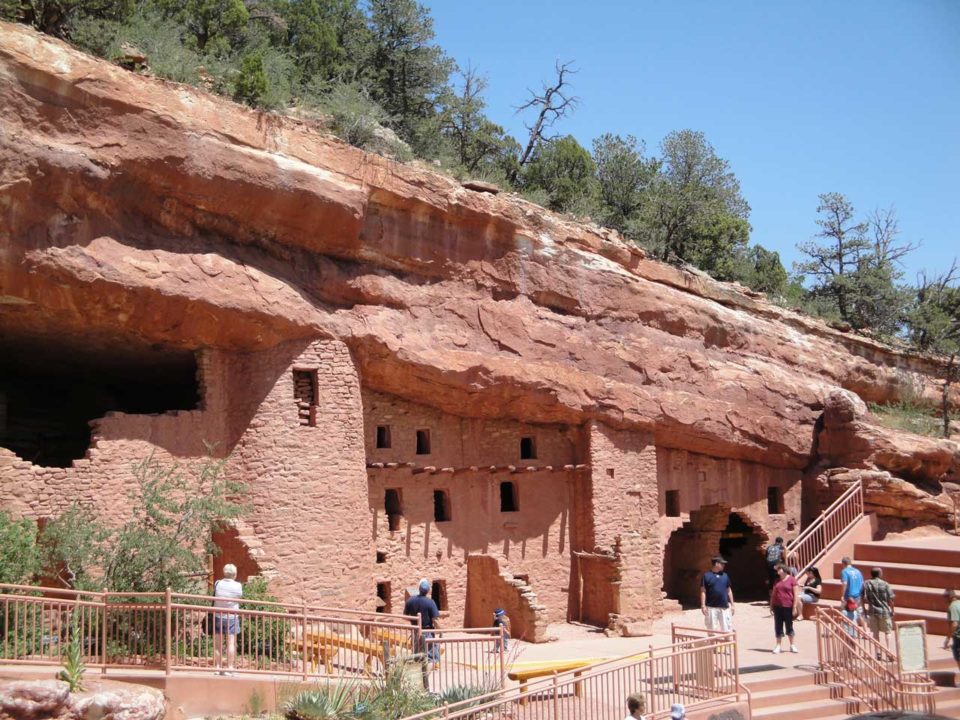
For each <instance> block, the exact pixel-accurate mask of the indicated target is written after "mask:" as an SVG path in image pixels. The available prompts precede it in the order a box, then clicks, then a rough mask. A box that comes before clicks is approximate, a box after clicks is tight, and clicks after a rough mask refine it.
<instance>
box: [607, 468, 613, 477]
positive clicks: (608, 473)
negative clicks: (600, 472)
mask: <svg viewBox="0 0 960 720" xmlns="http://www.w3.org/2000/svg"><path fill="white" fill-rule="evenodd" d="M614 474H615V473H614V470H613V468H607V477H608V478H612V477H613V476H614Z"/></svg>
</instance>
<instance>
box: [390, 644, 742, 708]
mask: <svg viewBox="0 0 960 720" xmlns="http://www.w3.org/2000/svg"><path fill="white" fill-rule="evenodd" d="M678 630H680V631H689V632H696V633H698V634H699V635H701V636H699V637H694V638H691V639H686V640H683V641H680V642H675V643H672V644H670V645H663V646H659V647H650V648H648V649H647V650H641V651H639V652H634V653H631V654H630V655H625V656H622V657H617V658H611V659H609V660H603V661H601V662H597V663H594V664H592V665H587V666H584V667H582V668H578V669H575V670H568V671H565V672H555V673H553V675H552V676H548V677H545V678H543V679H542V680H536V681H532V682H529V683H526V684H524V685H522V686H521V687H510V688H503V689H500V690H497V691H494V692H491V693H487V694H485V695H480V696H477V697H473V698H470V699H468V700H462V701H459V702H456V703H450V704H448V705H444V706H442V707H439V708H433V709H431V710H426V711H424V712H421V713H418V714H416V715H410V716H408V717H406V718H404V720H435V719H439V718H443V719H444V720H447V719H449V720H453V719H454V718H476V717H487V718H499V717H503V718H507V717H509V718H512V720H518V719H519V718H524V717H530V718H540V717H542V715H543V712H542V710H541V709H538V708H536V707H534V708H533V709H529V708H530V706H529V705H527V703H528V702H529V701H531V700H534V699H538V698H539V699H546V700H548V701H549V700H550V699H552V700H553V702H554V704H556V703H557V702H558V701H559V698H560V697H561V696H570V695H572V696H573V697H576V698H582V696H583V693H584V690H583V688H584V687H589V686H590V682H591V681H597V684H599V686H600V688H601V693H603V692H604V691H607V690H610V689H612V688H613V687H616V686H617V683H616V682H612V681H611V678H614V677H616V676H618V675H620V676H621V677H623V676H629V677H630V678H631V679H632V680H634V681H635V683H636V685H637V687H636V689H637V691H641V692H642V693H643V694H644V695H645V696H646V697H647V699H648V701H649V703H650V705H649V706H648V707H647V710H646V712H645V716H646V717H650V718H653V717H657V716H662V715H663V713H664V712H665V710H663V709H662V710H659V711H658V710H656V709H655V708H654V707H653V705H654V703H655V702H658V701H659V702H660V703H662V702H663V700H664V695H663V693H662V692H661V691H659V690H657V691H655V690H654V689H653V688H652V685H653V683H655V682H661V681H664V680H668V681H669V684H670V685H671V686H672V687H673V688H674V692H675V693H680V688H682V687H686V688H687V690H688V694H689V697H688V698H686V699H687V706H688V708H695V707H696V706H697V705H698V704H706V703H716V702H721V701H725V700H727V701H731V702H733V701H739V700H740V695H741V693H742V692H743V691H744V690H746V688H744V687H743V686H742V685H741V684H740V683H739V671H738V667H737V662H736V633H735V632H729V633H726V632H720V631H704V630H703V629H700V628H677V627H675V628H674V632H673V634H674V635H675V636H677V635H678V633H677V631H678ZM725 650H729V652H725ZM695 658H696V659H695ZM698 661H699V662H706V663H708V665H709V667H701V666H700V665H698ZM723 662H726V664H727V665H730V666H731V667H730V668H726V667H722V666H721V665H722V663H723ZM694 669H696V670H698V671H701V672H702V674H703V677H704V678H708V682H716V680H717V679H718V678H726V680H727V683H726V684H724V685H723V688H722V689H726V690H729V691H728V692H722V691H714V690H712V689H711V688H709V687H706V686H698V685H696V681H695V680H694V681H693V682H691V680H690V678H689V676H690V674H691V673H692V672H693V671H694ZM644 670H646V673H645V672H644ZM644 676H646V678H647V679H646V681H642V680H640V678H642V677H644ZM645 684H650V685H651V688H650V689H649V690H648V689H647V688H645V687H640V686H642V685H645ZM747 692H748V693H749V691H747ZM625 697H626V695H625V694H624V693H615V694H614V695H612V696H611V697H609V698H603V699H600V700H597V702H596V703H586V704H585V705H584V706H583V707H581V710H582V711H583V712H586V713H587V714H589V710H590V709H592V708H593V706H596V705H600V706H603V705H605V704H606V702H607V701H609V702H610V703H611V704H615V705H616V706H617V707H618V708H619V706H620V705H622V703H623V700H624V698H625ZM671 699H673V700H676V699H679V698H671ZM508 708H509V709H508ZM524 708H528V709H527V711H526V712H524ZM667 708H669V704H668V705H667ZM586 716H587V715H584V717H586Z"/></svg>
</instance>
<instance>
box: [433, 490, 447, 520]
mask: <svg viewBox="0 0 960 720" xmlns="http://www.w3.org/2000/svg"><path fill="white" fill-rule="evenodd" d="M433 519H434V520H435V521H437V522H449V521H450V520H451V513H450V493H449V492H447V491H446V490H434V491H433Z"/></svg>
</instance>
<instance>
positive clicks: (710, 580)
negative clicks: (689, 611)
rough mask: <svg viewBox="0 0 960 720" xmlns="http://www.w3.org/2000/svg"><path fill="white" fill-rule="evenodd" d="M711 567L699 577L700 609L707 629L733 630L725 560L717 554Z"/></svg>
mask: <svg viewBox="0 0 960 720" xmlns="http://www.w3.org/2000/svg"><path fill="white" fill-rule="evenodd" d="M712 562H713V568H712V569H711V570H707V572H705V573H704V574H703V577H701V578H700V609H701V610H702V611H703V617H704V622H705V623H706V625H707V629H708V630H723V631H724V632H730V631H731V630H733V613H734V608H733V588H731V587H730V576H729V575H727V573H726V570H725V568H726V565H727V561H726V560H724V559H723V558H722V557H720V556H719V555H717V556H716V557H714V558H713V560H712Z"/></svg>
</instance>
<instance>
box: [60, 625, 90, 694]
mask: <svg viewBox="0 0 960 720" xmlns="http://www.w3.org/2000/svg"><path fill="white" fill-rule="evenodd" d="M86 671H87V666H86V664H85V663H84V662H83V638H81V637H80V623H79V622H78V620H77V616H76V615H73V616H72V617H71V618H70V640H69V641H68V642H67V648H66V651H65V653H64V656H63V670H61V671H60V674H59V677H60V679H61V680H63V681H64V682H65V683H67V685H69V686H70V692H79V691H80V690H83V674H84V673H85V672H86Z"/></svg>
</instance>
